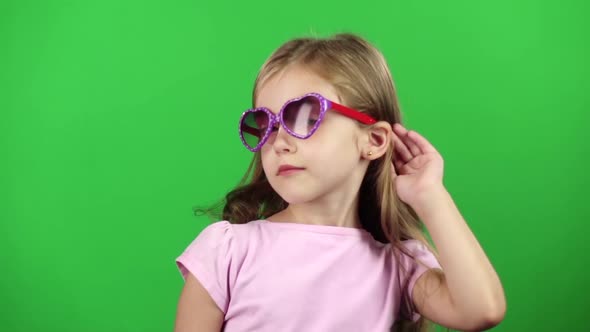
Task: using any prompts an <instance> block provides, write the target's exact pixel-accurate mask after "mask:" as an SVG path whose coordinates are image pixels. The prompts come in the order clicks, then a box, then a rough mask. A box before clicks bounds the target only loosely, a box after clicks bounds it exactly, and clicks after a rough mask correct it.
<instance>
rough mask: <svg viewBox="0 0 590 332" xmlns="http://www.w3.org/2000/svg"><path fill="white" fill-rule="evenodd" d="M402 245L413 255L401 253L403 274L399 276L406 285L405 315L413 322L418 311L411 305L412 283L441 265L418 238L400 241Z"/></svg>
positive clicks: (418, 314)
mask: <svg viewBox="0 0 590 332" xmlns="http://www.w3.org/2000/svg"><path fill="white" fill-rule="evenodd" d="M402 245H403V246H404V247H405V248H406V249H407V251H408V252H409V253H410V254H411V255H412V256H413V257H414V258H412V257H409V256H407V255H404V254H402V255H401V261H402V262H401V263H402V264H403V267H404V269H403V270H402V273H404V275H401V276H400V278H401V280H402V282H403V283H404V284H405V285H406V287H405V288H404V290H403V295H402V298H403V299H404V301H408V302H406V303H405V305H406V308H410V309H409V314H407V316H408V318H410V319H411V320H412V321H414V322H415V321H417V320H418V319H419V318H420V313H418V312H417V311H416V309H415V308H414V305H413V299H412V290H413V289H414V285H415V284H416V281H418V279H419V278H420V276H422V274H423V273H424V272H426V271H428V270H429V269H432V268H439V269H441V265H440V263H439V262H438V260H437V259H436V257H435V256H434V254H433V253H432V252H431V251H430V250H429V249H428V247H427V246H426V245H425V244H424V243H422V242H420V241H418V240H406V241H402Z"/></svg>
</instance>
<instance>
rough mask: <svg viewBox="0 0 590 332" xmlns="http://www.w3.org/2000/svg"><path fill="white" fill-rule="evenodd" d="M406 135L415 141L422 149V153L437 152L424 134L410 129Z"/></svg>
mask: <svg viewBox="0 0 590 332" xmlns="http://www.w3.org/2000/svg"><path fill="white" fill-rule="evenodd" d="M408 136H409V137H410V138H411V139H412V140H413V141H414V142H415V143H416V146H417V147H418V148H419V149H420V150H421V151H422V153H428V152H437V151H436V149H435V148H434V146H432V144H430V142H428V140H427V139H426V138H424V136H422V135H420V134H418V133H417V132H415V131H410V132H409V133H408Z"/></svg>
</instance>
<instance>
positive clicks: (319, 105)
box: [240, 92, 377, 152]
mask: <svg viewBox="0 0 590 332" xmlns="http://www.w3.org/2000/svg"><path fill="white" fill-rule="evenodd" d="M328 110H334V111H336V112H338V113H340V114H342V115H345V116H347V117H349V118H351V119H354V120H357V121H359V122H361V123H364V124H374V123H375V122H377V120H375V119H373V118H372V117H371V116H370V115H368V114H365V113H362V112H359V111H357V110H355V109H352V108H349V107H346V106H344V105H341V104H338V103H336V102H333V101H331V100H328V99H326V98H325V97H323V96H322V95H320V94H319V93H315V92H312V93H307V94H305V95H303V96H301V97H297V98H293V99H291V100H288V101H287V102H286V103H285V104H284V105H283V107H281V110H280V111H279V113H278V114H276V115H275V114H274V113H273V112H271V111H270V110H269V109H268V108H266V107H257V108H252V109H249V110H247V111H245V112H244V113H242V116H241V118H240V138H241V139H242V143H243V144H244V146H245V147H246V148H247V149H248V150H250V151H252V152H256V151H259V150H260V149H261V148H262V146H263V145H264V143H266V141H267V140H268V138H269V137H270V135H271V134H272V132H273V130H275V128H276V127H277V124H280V125H281V126H283V128H285V130H286V131H287V133H289V135H291V136H293V137H297V138H300V139H307V138H309V137H311V135H313V133H314V132H315V131H316V130H317V129H318V127H319V126H320V124H321V123H322V120H323V119H324V116H325V114H326V112H327V111H328Z"/></svg>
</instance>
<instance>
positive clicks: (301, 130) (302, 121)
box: [283, 96, 321, 136]
mask: <svg viewBox="0 0 590 332" xmlns="http://www.w3.org/2000/svg"><path fill="white" fill-rule="evenodd" d="M320 109H321V106H320V101H319V99H317V98H316V97H312V96H309V97H305V98H303V99H301V100H298V101H294V102H291V103H290V104H289V105H287V106H286V107H285V110H284V111H283V121H284V122H285V125H286V126H287V128H289V130H291V131H292V132H294V133H296V134H298V135H301V136H307V135H308V134H309V132H310V131H311V129H312V128H313V127H314V126H315V124H316V122H317V121H318V119H319V117H320Z"/></svg>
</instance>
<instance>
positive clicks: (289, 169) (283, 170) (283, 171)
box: [277, 164, 305, 175]
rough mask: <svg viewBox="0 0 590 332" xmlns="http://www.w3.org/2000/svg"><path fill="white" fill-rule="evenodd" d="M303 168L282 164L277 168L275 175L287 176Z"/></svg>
mask: <svg viewBox="0 0 590 332" xmlns="http://www.w3.org/2000/svg"><path fill="white" fill-rule="evenodd" d="M303 169H305V168H303V167H297V166H293V165H289V164H283V165H281V166H279V170H278V171H277V175H287V174H291V173H296V172H297V171H301V170H303Z"/></svg>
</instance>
